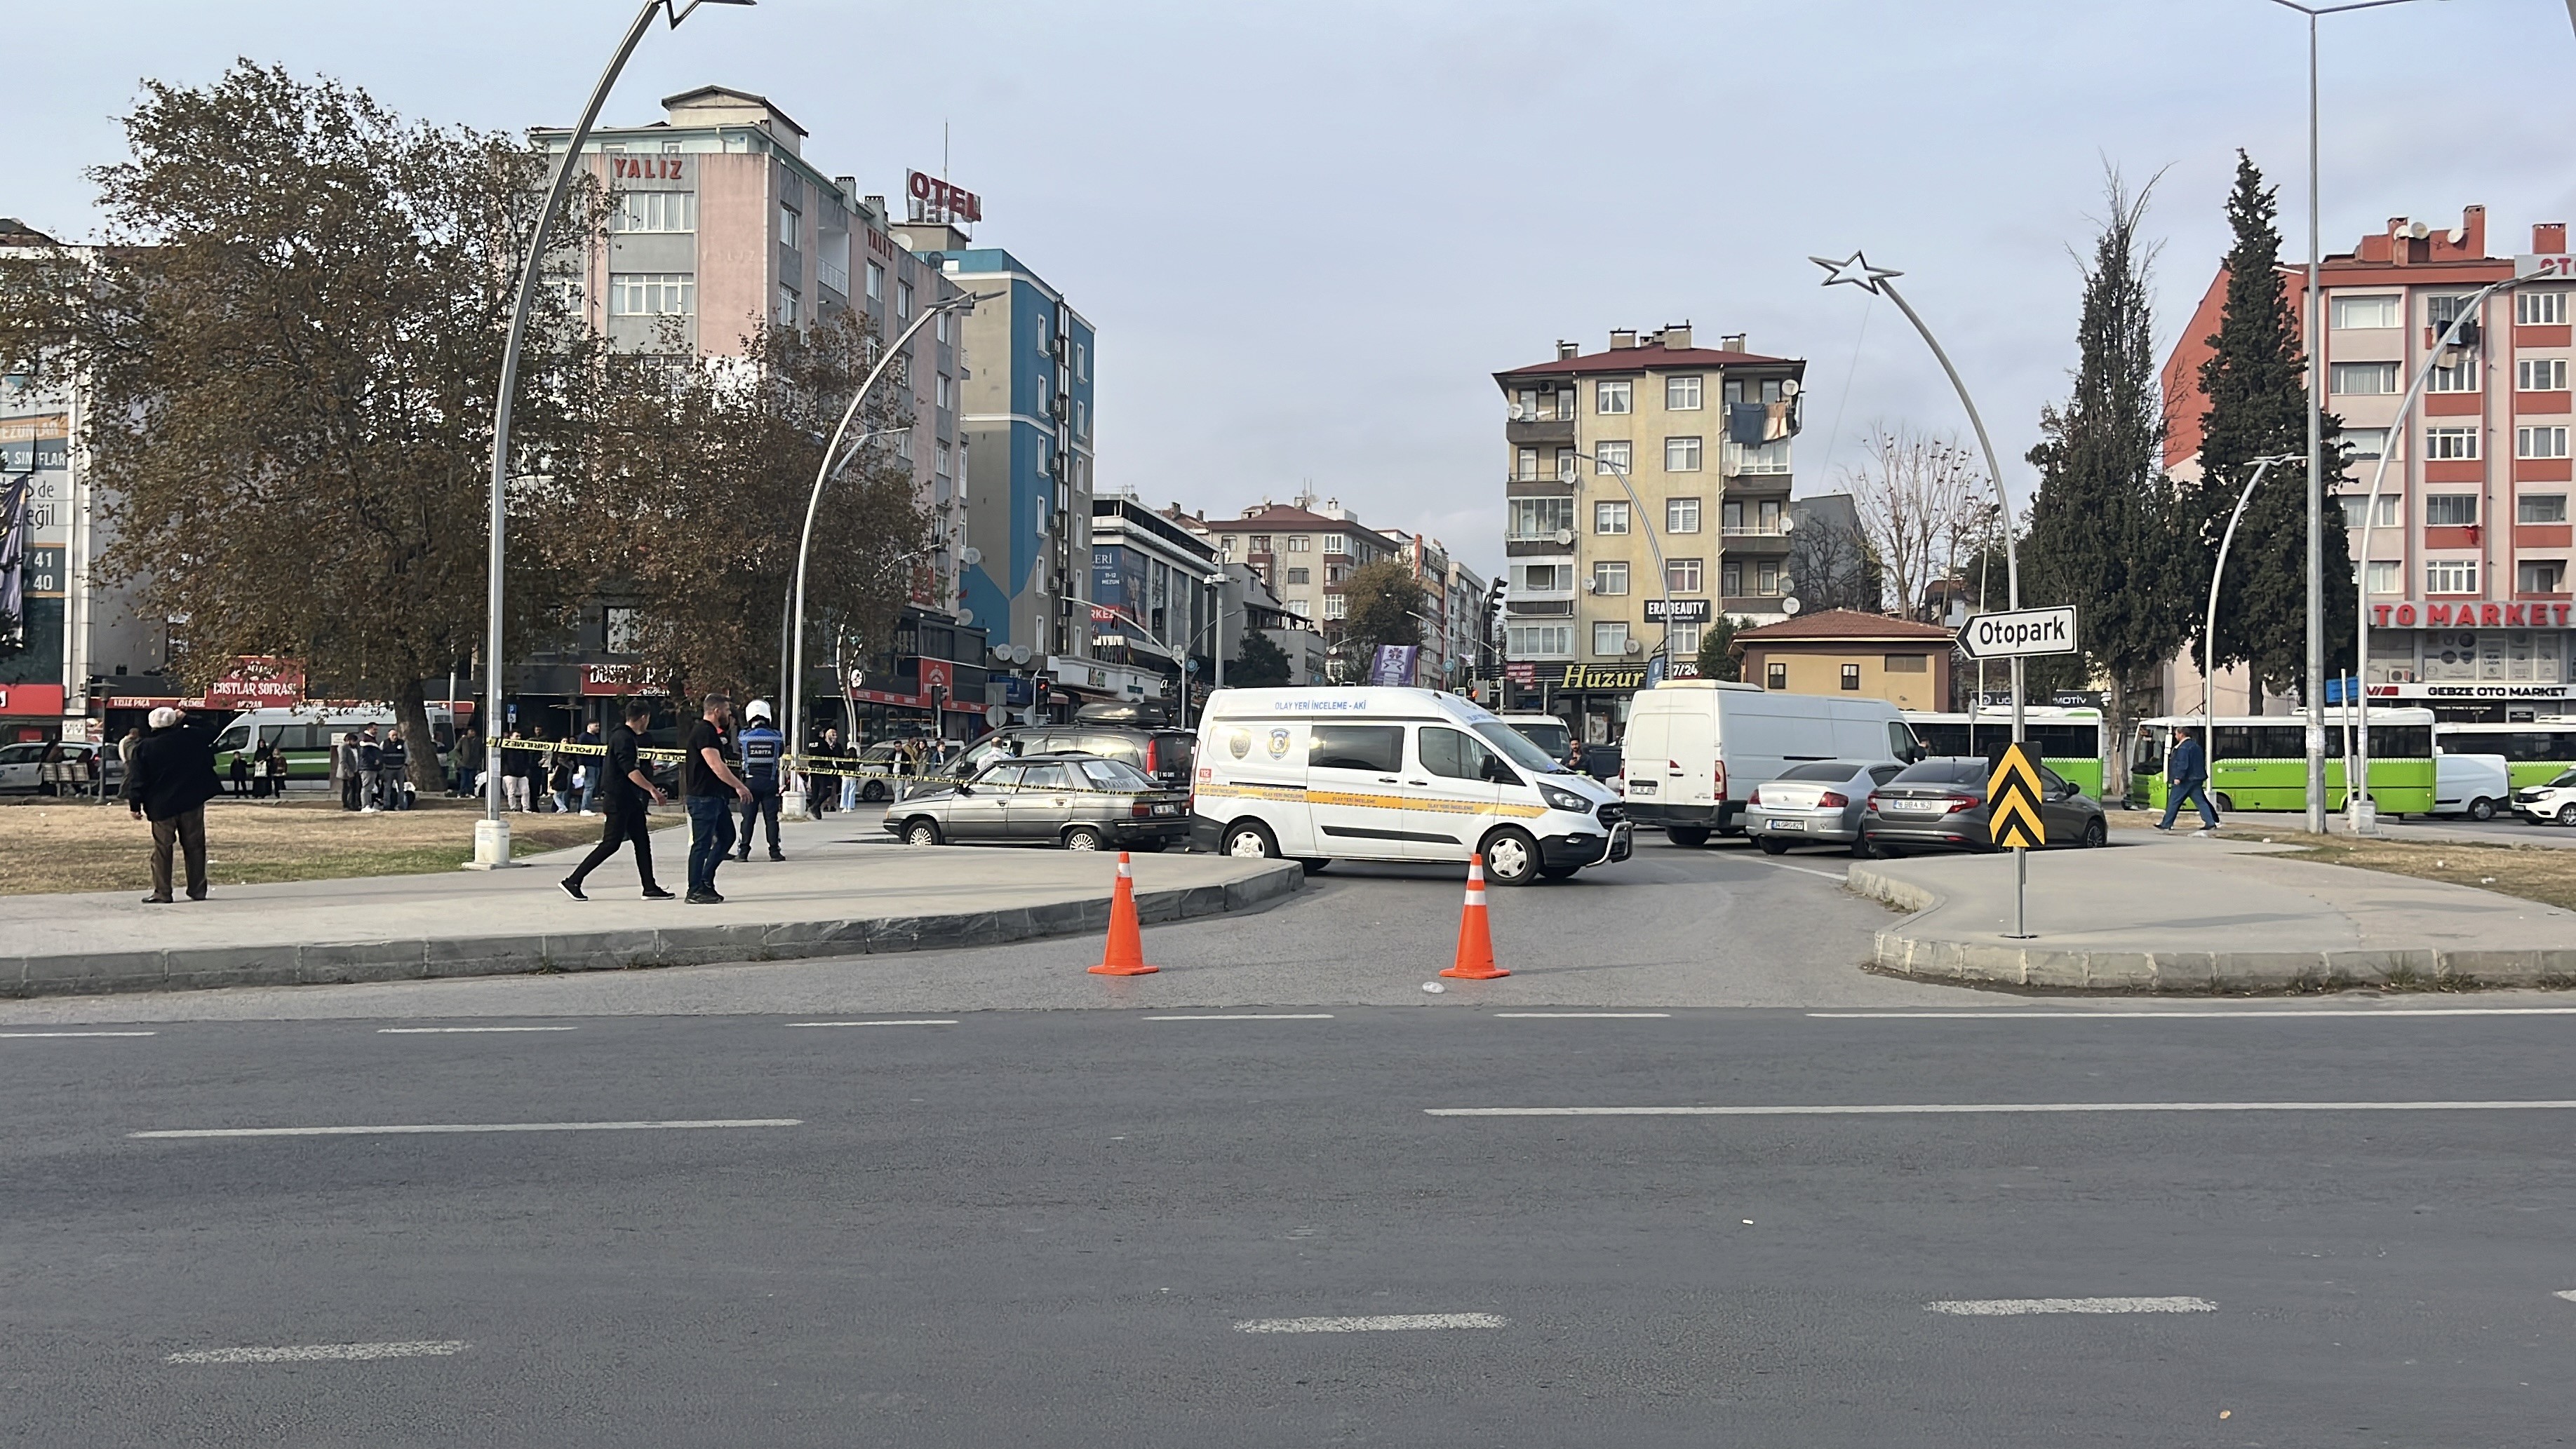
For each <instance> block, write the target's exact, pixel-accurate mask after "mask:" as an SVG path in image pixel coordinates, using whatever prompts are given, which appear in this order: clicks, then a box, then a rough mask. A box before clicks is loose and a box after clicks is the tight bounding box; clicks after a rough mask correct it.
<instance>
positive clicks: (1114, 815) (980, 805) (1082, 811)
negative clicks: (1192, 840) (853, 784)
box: [885, 754, 1190, 851]
mask: <svg viewBox="0 0 2576 1449" xmlns="http://www.w3.org/2000/svg"><path fill="white" fill-rule="evenodd" d="M885 828H886V832H887V833H888V834H890V835H893V836H894V837H896V838H897V839H899V840H901V841H903V842H904V843H905V844H906V845H947V844H952V843H953V844H960V845H964V844H975V845H1060V846H1062V847H1064V848H1065V849H1067V850H1146V851H1154V850H1161V849H1163V848H1164V847H1166V846H1168V845H1170V844H1172V843H1174V842H1176V841H1183V840H1187V839H1188V838H1189V833H1190V797H1189V796H1188V795H1187V794H1186V793H1185V792H1182V791H1179V790H1169V789H1165V788H1164V787H1163V786H1162V785H1160V784H1157V783H1156V782H1155V781H1154V779H1153V777H1151V776H1149V775H1147V774H1145V773H1144V772H1143V771H1141V770H1139V769H1137V768H1136V767H1135V766H1133V765H1129V764H1126V763H1124V762H1123V761H1119V760H1104V759H1101V758H1100V757H1099V756H1097V755H1082V754H1052V755H1023V756H1020V757H1018V758H1016V759H1002V760H998V761H995V762H994V763H992V764H989V765H987V766H986V767H985V768H983V769H982V770H979V771H977V772H976V774H975V776H974V778H972V779H968V780H959V781H955V782H953V783H948V784H937V785H932V786H930V787H929V788H927V789H923V790H920V791H918V792H916V793H914V794H911V795H907V796H906V797H904V798H903V799H901V800H899V801H896V802H895V803H894V804H892V805H890V806H888V807H886V815H885Z"/></svg>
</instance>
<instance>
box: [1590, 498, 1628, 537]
mask: <svg viewBox="0 0 2576 1449" xmlns="http://www.w3.org/2000/svg"><path fill="white" fill-rule="evenodd" d="M1592 531H1593V532H1594V533H1626V532H1627V531H1628V505H1627V504H1625V503H1595V504H1593V505H1592Z"/></svg>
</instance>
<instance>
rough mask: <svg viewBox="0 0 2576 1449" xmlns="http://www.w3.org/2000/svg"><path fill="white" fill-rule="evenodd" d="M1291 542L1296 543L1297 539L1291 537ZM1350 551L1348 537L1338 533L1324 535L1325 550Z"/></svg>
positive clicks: (1335, 551)
mask: <svg viewBox="0 0 2576 1449" xmlns="http://www.w3.org/2000/svg"><path fill="white" fill-rule="evenodd" d="M1290 543H1291V544H1294V543H1295V540H1294V539H1291V540H1290ZM1350 551H1351V541H1350V540H1349V539H1348V538H1346V537H1344V536H1343V535H1341V534H1338V533H1328V534H1325V535H1324V552H1326V553H1349V552H1350Z"/></svg>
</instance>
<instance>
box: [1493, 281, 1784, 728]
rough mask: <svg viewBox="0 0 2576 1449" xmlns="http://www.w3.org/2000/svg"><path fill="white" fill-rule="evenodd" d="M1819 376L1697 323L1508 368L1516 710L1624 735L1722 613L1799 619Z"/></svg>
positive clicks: (1508, 535)
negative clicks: (1707, 335) (1810, 421)
mask: <svg viewBox="0 0 2576 1449" xmlns="http://www.w3.org/2000/svg"><path fill="white" fill-rule="evenodd" d="M1805 374H1806V363H1805V362H1804V361H1801V360H1799V359H1795V358H1787V357H1767V356H1763V355H1761V354H1758V353H1754V352H1751V351H1748V350H1747V349H1746V347H1745V340H1744V338H1743V337H1742V336H1740V335H1738V336H1730V337H1725V338H1722V339H1720V345H1719V346H1717V347H1716V348H1702V347H1697V346H1694V345H1693V343H1692V339H1691V329H1690V326H1689V325H1688V324H1687V323H1685V324H1682V325H1680V326H1671V327H1666V328H1664V329H1663V330H1662V331H1660V332H1656V333H1653V334H1651V335H1648V336H1644V337H1640V336H1639V334H1638V333H1636V332H1634V331H1631V330H1626V329H1622V330H1619V331H1614V332H1612V333H1611V334H1610V346H1609V348H1608V350H1606V351H1603V352H1596V353H1590V354H1586V353H1585V352H1584V351H1583V350H1582V348H1581V347H1580V346H1578V345H1577V344H1575V343H1572V342H1559V343H1557V345H1556V356H1555V357H1554V358H1553V359H1551V360H1549V361H1546V362H1541V363H1536V364H1534V365H1532V366H1528V367H1521V368H1514V369H1511V370H1509V371H1506V372H1498V373H1496V374H1494V381H1495V383H1496V384H1497V385H1498V386H1499V387H1501V389H1502V391H1503V397H1504V400H1505V401H1506V402H1507V403H1508V404H1509V406H1510V411H1509V415H1508V420H1507V421H1506V422H1505V423H1504V425H1503V433H1504V439H1503V441H1504V448H1505V455H1506V458H1507V460H1508V463H1507V471H1506V473H1505V475H1504V479H1505V481H1504V485H1503V491H1504V495H1505V505H1504V506H1505V510H1506V514H1505V516H1506V525H1505V531H1504V551H1505V552H1506V553H1507V554H1509V555H1510V568H1511V573H1510V577H1509V580H1508V583H1507V585H1506V589H1505V593H1504V609H1505V629H1504V632H1505V640H1504V653H1505V658H1506V659H1507V660H1508V661H1509V663H1510V665H1511V667H1510V668H1509V669H1508V670H1507V676H1506V677H1507V678H1508V679H1509V680H1510V683H1511V685H1512V688H1511V689H1510V690H1509V691H1507V697H1508V698H1510V699H1511V701H1512V702H1513V703H1514V704H1515V705H1519V704H1524V703H1526V704H1531V705H1536V704H1538V703H1540V702H1541V701H1542V700H1544V701H1545V703H1546V705H1547V707H1549V708H1555V709H1559V710H1560V711H1561V712H1564V713H1566V714H1568V716H1569V717H1570V718H1576V719H1577V720H1578V722H1579V723H1581V725H1582V727H1583V728H1584V730H1585V731H1586V736H1587V737H1588V738H1592V739H1605V738H1610V737H1613V736H1615V735H1616V734H1617V733H1618V732H1619V729H1620V726H1621V723H1622V716H1623V715H1624V711H1625V709H1626V702H1627V698H1628V696H1629V695H1630V694H1631V693H1633V692H1634V691H1635V690H1636V689H1637V687H1638V686H1639V685H1640V684H1641V683H1643V682H1644V681H1645V679H1646V677H1647V675H1648V673H1649V669H1648V666H1649V663H1650V661H1652V660H1653V659H1655V658H1656V657H1658V656H1662V655H1665V654H1666V651H1667V650H1669V660H1670V661H1671V664H1672V665H1676V666H1677V665H1680V664H1683V663H1686V662H1688V661H1691V660H1694V659H1695V658H1696V656H1697V654H1698V652H1699V640H1700V632H1701V630H1702V628H1703V627H1704V626H1705V624H1706V622H1707V621H1708V620H1709V619H1710V618H1711V617H1713V616H1714V615H1715V614H1716V613H1717V612H1719V611H1723V612H1725V613H1727V614H1729V615H1733V616H1738V617H1751V618H1753V619H1755V620H1756V621H1765V620H1775V619H1779V618H1782V617H1784V616H1785V611H1786V610H1787V608H1788V607H1789V605H1788V600H1789V599H1790V598H1791V597H1792V595H1791V592H1790V582H1791V581H1790V579H1789V576H1788V558H1789V537H1788V535H1789V519H1790V504H1789V491H1790V476H1791V475H1790V448H1791V440H1792V439H1793V438H1794V437H1795V435H1796V433H1797V431H1798V391H1799V387H1800V385H1801V383H1802V382H1803V380H1804V377H1805ZM1622 475H1624V479H1625V486H1623V483H1622ZM1658 548H1660V550H1661V553H1662V556H1663V571H1662V576H1661V577H1660V578H1659V577H1657V575H1656V569H1655V555H1656V552H1657V549H1658ZM1668 598H1669V600H1670V605H1671V611H1672V613H1673V615H1674V617H1673V618H1672V619H1670V620H1667V619H1665V618H1664V617H1663V614H1664V611H1665V605H1666V600H1667V599H1668ZM1524 666H1526V667H1524ZM1681 672H1687V670H1683V671H1681Z"/></svg>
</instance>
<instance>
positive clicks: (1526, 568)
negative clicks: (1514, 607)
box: [1512, 564, 1572, 594]
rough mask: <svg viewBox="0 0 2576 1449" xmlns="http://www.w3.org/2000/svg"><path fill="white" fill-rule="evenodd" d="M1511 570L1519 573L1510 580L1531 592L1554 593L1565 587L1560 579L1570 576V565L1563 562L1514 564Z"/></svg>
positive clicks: (1525, 590)
mask: <svg viewBox="0 0 2576 1449" xmlns="http://www.w3.org/2000/svg"><path fill="white" fill-rule="evenodd" d="M1512 572H1513V573H1515V574H1517V575H1519V577H1518V578H1516V579H1514V580H1513V581H1512V582H1514V583H1516V584H1518V585H1519V586H1520V587H1521V589H1522V590H1523V591H1524V592H1527V593H1533V594H1549V593H1554V592H1556V591H1557V590H1558V589H1562V588H1564V587H1566V585H1565V584H1564V583H1563V582H1561V581H1560V580H1562V579H1565V578H1570V577H1571V576H1572V569H1571V567H1570V566H1568V565H1565V564H1514V565H1512Z"/></svg>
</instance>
